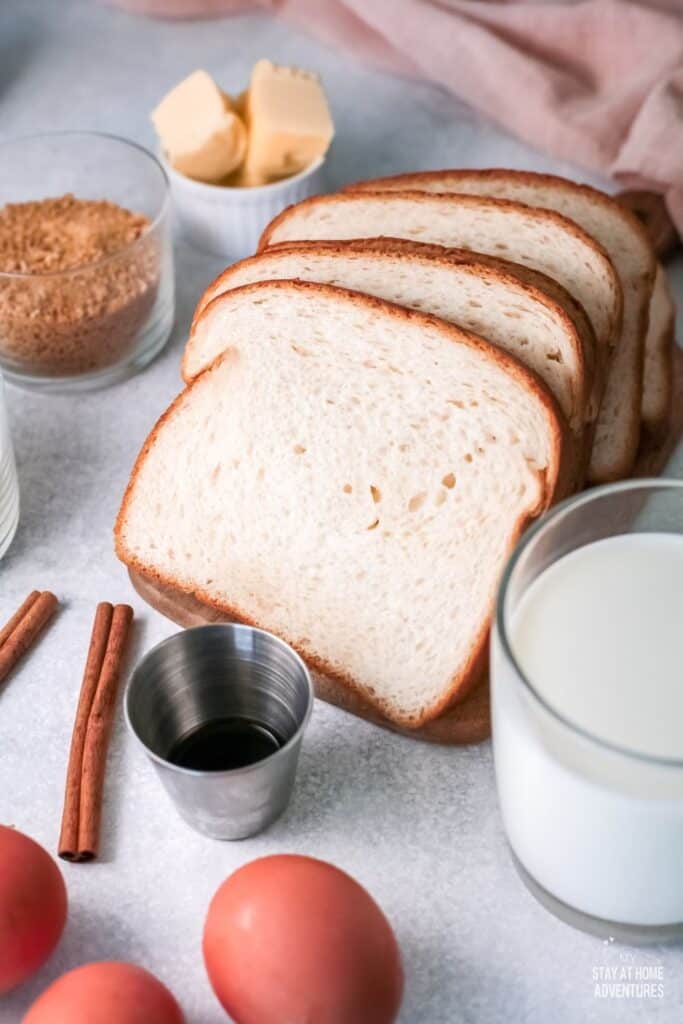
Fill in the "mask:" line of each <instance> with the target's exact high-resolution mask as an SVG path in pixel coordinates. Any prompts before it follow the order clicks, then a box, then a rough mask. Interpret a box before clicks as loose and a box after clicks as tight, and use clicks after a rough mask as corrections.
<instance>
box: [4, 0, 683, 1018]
mask: <svg viewBox="0 0 683 1024" xmlns="http://www.w3.org/2000/svg"><path fill="white" fill-rule="evenodd" d="M262 56H269V57H271V58H273V59H275V60H281V61H283V62H288V61H292V62H297V63H301V64H302V65H304V66H312V67H317V68H319V69H320V70H321V71H322V72H323V74H324V76H325V82H326V85H327V88H328V90H329V93H330V96H331V100H332V105H333V108H334V114H335V118H336V121H337V126H338V139H337V141H336V143H335V148H334V154H333V159H332V164H331V170H332V175H333V178H334V180H336V181H338V182H342V181H345V180H349V179H352V178H355V177H360V176H362V175H364V174H377V173H382V172H385V173H386V172H389V171H392V170H402V169H409V168H414V167H420V166H422V167H429V166H439V165H449V164H450V165H487V164H488V165H494V164H506V165H513V166H520V167H531V168H535V169H557V170H560V171H562V170H565V171H567V172H569V173H572V169H571V168H569V167H563V166H561V165H557V164H554V163H552V161H549V160H548V159H546V158H544V157H542V156H540V155H538V154H536V153H534V152H532V151H530V150H528V149H527V148H526V147H524V146H523V145H522V144H520V143H518V142H515V141H514V140H512V139H510V138H508V137H507V136H505V135H504V134H502V133H499V132H496V131H494V130H493V129H492V128H490V127H489V126H486V125H483V124H481V123H480V122H479V121H478V120H477V119H476V118H475V117H474V116H473V115H472V114H470V113H467V112H465V111H463V110H462V109H461V108H459V106H458V105H457V103H455V101H453V100H452V99H451V98H449V97H447V96H446V95H444V94H443V93H441V92H440V91H438V90H436V89H433V88H431V87H429V86H427V85H422V84H416V83H409V82H406V81H401V80H399V79H394V78H391V77H388V76H383V75H379V74H376V73H373V72H372V71H369V70H367V69H365V68H363V67H361V66H359V65H357V64H355V63H354V62H353V60H352V59H351V58H349V57H345V56H343V55H339V54H335V53H333V52H331V51H330V50H326V49H325V48H323V47H321V46H319V45H318V44H317V43H316V42H315V41H313V40H310V39H307V38H306V37H304V36H302V35H300V34H298V33H295V32H293V31H291V30H290V29H289V28H288V27H287V26H286V25H284V24H282V23H278V22H276V21H271V20H268V19H266V18H260V17H246V16H241V17H238V18H235V19H233V20H231V21H225V22H220V23H218V22H204V23H197V24H173V23H162V22H156V23H155V22H147V21H142V20H137V19H134V18H132V17H129V16H126V15H123V14H118V13H114V12H112V11H108V10H106V9H102V8H99V7H98V6H96V5H94V4H93V3H89V2H87V0H84V2H82V3H77V2H72V0H62V2H58V0H44V2H42V3H41V2H39V0H3V2H2V4H0V136H1V137H10V136H11V135H13V134H17V133H23V132H26V131H33V130H38V129H40V128H46V127H63V128H67V127H91V128H100V129H105V130H109V131H114V132H119V133H121V134H124V135H127V136H131V137H133V138H135V139H138V140H140V141H142V142H146V143H148V144H151V143H152V137H151V132H150V127H149V124H148V111H149V110H150V108H151V107H152V105H153V104H154V102H155V101H156V100H157V99H158V98H159V96H160V95H161V94H162V93H163V92H164V90H165V89H166V88H167V86H169V85H170V84H172V83H173V82H175V81H176V80H177V79H178V78H180V77H181V76H182V75H183V74H184V73H186V72H188V71H189V70H191V69H193V68H195V67H197V66H205V67H207V68H208V69H209V70H210V71H212V72H214V73H215V74H216V75H217V77H218V78H219V80H220V81H221V82H222V83H224V84H225V85H226V87H228V88H233V89H236V88H239V87H240V86H241V85H242V84H243V82H244V81H245V80H246V77H247V74H248V70H249V68H250V66H251V64H252V62H253V61H254V60H256V59H257V58H259V57H262ZM575 173H577V174H580V172H575ZM584 177H585V175H584ZM0 198H1V197H0ZM218 269H219V264H218V262H217V261H211V260H207V259H206V258H204V257H203V256H201V255H199V254H198V253H196V252H193V251H192V250H191V249H188V248H187V247H185V246H183V245H179V246H178V248H177V271H178V292H179V295H178V316H177V328H176V331H175V334H174V336H173V339H172V341H171V344H170V345H169V347H168V349H167V350H166V352H165V354H164V355H163V356H162V358H160V359H159V360H158V361H157V362H156V363H155V364H154V365H153V366H152V367H151V368H150V369H149V370H147V372H146V373H144V374H143V375H142V376H140V377H138V378H136V379H134V380H132V381H129V382H128V383H126V384H124V385H122V386H120V387H117V388H115V389H112V390H110V391H107V392H103V393H100V394H95V395H91V396H88V397H85V398H79V399H78V400H77V401H76V400H69V399H68V398H40V397H36V396H32V395H29V394H24V393H21V392H18V391H12V392H11V393H10V396H9V404H10V413H11V417H12V423H13V428H14V434H15V439H16V449H17V455H18V460H19V469H20V476H21V488H22V502H23V509H22V518H21V525H20V529H19V533H18V535H17V538H16V540H15V543H14V545H13V547H12V549H11V551H10V554H9V556H8V557H7V559H6V560H5V561H4V562H3V563H2V565H1V566H0V619H4V618H5V617H6V616H7V614H9V612H10V611H12V610H13V609H14V608H15V607H16V606H17V605H18V603H19V601H20V600H21V599H22V598H23V597H24V595H25V594H26V592H27V591H28V590H30V589H31V588H32V587H35V586H39V587H50V588H53V589H54V590H55V591H56V592H57V593H58V594H59V595H60V597H61V599H62V601H63V610H62V612H61V614H60V616H59V618H58V620H56V622H55V623H54V625H53V627H52V628H51V629H50V631H49V634H48V635H46V636H45V638H44V639H43V641H42V643H41V644H40V645H39V646H38V648H37V649H36V650H35V652H34V653H33V654H32V655H31V657H30V659H29V660H27V661H26V663H25V664H24V666H23V667H22V668H21V670H20V671H18V672H16V673H15V675H14V676H13V678H12V679H11V681H10V682H9V684H8V685H7V686H6V687H5V688H4V690H3V691H2V692H0V821H3V822H11V823H14V824H16V825H17V827H19V828H21V829H23V830H25V831H26V832H28V833H30V834H31V835H33V836H34V837H35V838H36V839H38V840H39V841H41V842H43V843H44V844H45V845H46V846H47V847H48V849H50V850H54V849H55V844H56V840H57V834H58V828H59V818H60V811H61V802H62V789H63V782H64V772H65V764H66V756H67V750H68V743H69V737H70V731H71V725H72V720H73V713H74V707H75V702H76V697H77V693H78V688H79V683H80V674H81V668H82V661H83V657H84V653H85V649H86V645H87V641H88V635H89V630H90V624H91V619H92V614H93V609H94V605H95V602H96V601H97V600H100V599H108V600H110V601H122V600H126V601H131V602H132V603H133V604H134V605H135V607H136V611H137V613H138V616H139V618H138V632H137V639H136V648H137V650H136V653H139V652H141V651H142V650H145V649H146V648H148V647H149V646H150V645H151V644H153V643H155V642H156V641H157V640H159V639H161V638H162V637H164V636H165V635H167V634H168V633H169V632H171V631H172V628H173V627H172V626H171V625H170V624H169V623H168V622H166V621H165V620H163V619H161V618H160V617H159V616H157V615H155V614H154V613H152V612H151V611H149V610H147V609H146V608H145V607H144V606H142V605H141V603H140V602H139V601H138V600H137V599H136V597H135V595H134V594H133V593H132V592H131V588H130V586H129V585H128V582H127V578H126V575H125V573H124V572H123V570H122V568H121V566H120V565H119V564H118V563H117V562H116V560H115V558H114V555H113V553H112V542H111V526H112V521H113V518H114V515H115V512H116V508H117V505H118V502H119V499H120V497H121V493H122V490H123V487H124V484H125V482H126V479H127V476H128V472H129V470H130V467H131V463H132V460H133V458H134V455H135V454H136V452H137V450H138V447H139V445H140V443H141V442H142V440H143V438H144V437H145V434H146V432H147V431H148V429H149V427H150V425H151V424H152V422H153V420H154V419H155V417H156V416H157V414H158V413H159V412H160V411H161V410H162V409H163V408H164V407H165V405H166V403H167V401H168V400H169V399H170V398H171V396H172V395H173V394H174V393H175V392H176V391H177V390H178V383H179V378H178V361H179V356H180V350H181V345H182V342H183V338H184V335H185V332H186V329H187V324H188V320H189V317H190V314H191V311H192V308H193V306H194V303H195V301H196V299H197V297H198V294H199V292H200V290H201V288H202V286H203V285H205V284H206V283H207V282H208V280H209V279H210V277H211V276H212V275H213V274H214V273H215V272H216V271H217V270H218ZM675 278H676V281H677V290H678V294H679V298H683V289H682V288H681V285H682V284H683V272H682V268H681V266H680V264H679V265H678V266H677V267H676V268H675ZM682 469H683V460H681V458H678V459H677V460H675V462H674V464H673V466H672V472H675V473H678V474H679V475H680V473H681V470H682ZM105 821H106V831H105V835H104V850H103V853H104V856H103V858H102V860H101V861H100V862H99V863H98V864H95V865H91V866H87V865H86V866H69V865H65V866H64V874H65V876H66V879H67V883H68V886H69V894H70V900H71V912H70V917H69V923H68V927H67V931H66V933H65V936H64V938H63V941H62V943H61V945H60V947H59V951H58V953H57V954H56V955H55V956H54V957H53V959H52V960H51V961H50V963H49V964H48V966H47V967H46V969H44V970H43V971H42V972H41V973H40V974H39V975H38V977H37V978H35V980H33V981H32V982H30V983H29V984H27V985H26V986H24V987H23V988H22V989H20V990H18V991H17V992H16V993H14V994H12V995H11V996H9V997H7V998H6V999H4V1000H3V1001H2V1002H0V1022H2V1024H14V1022H16V1021H18V1020H19V1019H20V1017H21V1013H22V1011H23V1010H24V1008H25V1007H26V1006H28V1005H29V1003H30V1002H31V1000H32V998H34V996H35V995H36V993H38V992H39V991H41V990H42V989H43V988H44V987H45V985H46V984H47V983H48V982H49V981H50V980H51V979H52V978H54V977H55V976H56V975H57V974H59V973H60V972H62V971H64V970H66V969H68V968H70V967H72V966H75V965H77V964H79V963H82V962H84V961H87V960H91V959H105V958H123V959H130V960H134V961H137V962H138V963H140V964H142V965H144V966H146V967H148V968H150V969H151V970H153V971H155V972H157V973H158V975H159V976H160V977H161V978H162V979H163V980H164V981H166V982H167V983H168V984H169V985H170V986H171V987H172V989H173V990H174V992H175V993H176V995H177V997H178V998H179V1000H180V1001H181V1003H182V1005H183V1007H184V1008H185V1011H186V1013H187V1018H188V1022H192V1024H218V1022H219V1021H222V1020H225V1017H224V1015H223V1013H222V1012H221V1010H220V1008H219V1007H218V1004H217V1003H216V1001H215V1000H214V998H213V995H212V993H211V991H210V989H209V986H208V983H207V980H206V977H205V974H204V970H203V966H202V961H201V955H200V950H199V942H200V934H201V927H202V921H203V917H204V913H205V909H206V907H207V904H208V901H209V899H210V896H211V894H212V892H213V891H214V889H215V887H216V886H217V885H218V883H219V882H220V881H222V879H223V878H224V877H225V876H226V875H227V874H228V873H229V872H230V871H232V870H233V869H234V868H235V867H236V866H237V865H239V864H241V863H243V862H244V861H247V860H250V859H251V858H253V857H256V856H259V855H261V854H263V853H266V852H273V851H295V850H296V851H302V852H306V853H309V854H313V855H316V856H320V857H324V858H328V859H330V860H332V861H334V862H335V863H337V864H339V865H340V866H341V867H343V868H345V869H346V870H348V871H350V872H351V873H352V874H354V875H355V876H356V877H357V878H358V879H359V880H360V881H361V882H363V883H364V884H365V885H367V886H368V888H369V889H370V890H371V892H372V893H373V894H374V895H375V897H376V898H377V899H378V900H379V902H380V903H381V905H382V906H383V907H384V909H385V910H386V912H387V914H388V915H389V917H390V918H391V920H392V922H393V923H394V925H395V928H396V931H397V933H398V936H399V940H400V943H401V946H402V949H403V953H404V958H405V966H406V974H407V986H406V997H405V1004H404V1009H403V1012H402V1015H401V1021H402V1022H403V1024H456V1022H457V1024H460V1022H463V1024H464V1022H468V1024H469V1022H471V1024H498V1022H500V1021H506V1022H509V1024H522V1022H525V1024H526V1022H529V1024H546V1022H547V1021H550V1020H552V1021H554V1022H557V1024H574V1022H582V1024H583V1022H586V1024H589V1022H595V1021H620V1022H623V1021H627V1022H630V1021H639V1022H640V1021H643V1022H645V1021H647V1022H650V1021H658V1022H659V1021H662V1022H665V1021H666V1022H669V1021H670V1022H672V1024H673V1022H674V1021H676V1022H677V1021H679V1020H680V1019H681V1015H682V1014H683V991H682V989H681V985H680V981H679V978H680V973H681V967H682V966H683V956H682V955H681V952H680V951H676V950H668V951H665V950H650V951H632V952H625V951H623V950H618V949H616V948H615V947H610V946H608V945H605V944H603V943H602V942H600V941H598V940H596V939H592V938H589V937H587V936H584V935H581V934H579V933H575V932H573V931H571V930H570V929H569V928H567V927H565V926H564V925H562V924H560V923H558V922H556V921H555V920H554V919H553V918H551V917H549V916H548V915H547V914H546V913H545V912H544V911H542V910H541V909H540V908H539V907H538V906H537V905H536V904H535V903H534V902H533V900H532V899H531V898H530V897H529V896H528V895H527V893H526V891H525V890H524V889H523V887H522V885H521V883H520V882H519V881H518V879H517V877H516V875H515V873H514V870H513V868H512V865H511V863H510V860H509V858H508V855H507V851H506V849H505V846H504V841H503V835H502V831H501V824H500V819H499V816H498V812H497V807H496V798H495V790H494V784H493V774H492V765H491V752H490V747H489V745H484V746H482V747H479V748H475V749H470V750H443V749H435V748H430V747H426V746H423V745H421V744H418V743H414V742H411V741H409V740H404V739H401V738H399V737H395V736H391V735H389V734H388V733H385V732H382V731H380V730H378V729H375V728H373V727H371V726H369V725H365V724H364V723H362V722H359V721H356V720H355V719H353V718H350V717H348V716H346V715H344V714H342V713H341V712H338V711H336V710H334V709H331V708H329V707H326V706H324V705H320V704H318V705H317V707H316V710H315V714H314V716H313V720H312V723H311V727H310V731H309V734H308V737H307V742H306V746H305V751H304V755H303V759H302V763H301V771H300V782H299V785H298V788H297V792H296V796H295V799H294V802H293V804H292V806H291V808H290V810H289V812H288V813H287V815H286V816H285V818H284V819H282V820H281V821H280V822H279V823H278V824H277V825H276V826H275V827H274V828H272V829H271V830H270V831H269V832H268V833H267V834H266V835H264V836H263V837H261V838H258V839H255V840H252V841H248V842H244V843H238V844H232V845H231V844H221V843H216V842H211V841H209V840H206V839H202V838H200V837H199V836H197V835H194V834H193V833H192V832H190V831H189V830H187V829H186V828H185V827H184V826H183V825H182V824H181V823H180V822H179V821H178V820H177V819H176V817H175V816H174V814H173V811H172V809H171V807H170V805H169V803H168V801H167V798H166V797H165V795H164V794H163V792H162V791H161V789H160V788H159V785H158V782H157V779H156V778H155V777H154V774H153V772H152V770H151V769H150V768H149V767H148V765H147V764H146V763H145V761H144V759H143V757H142V756H141V754H140V753H139V752H138V751H137V750H136V749H134V748H133V745H132V743H131V741H130V740H129V739H128V737H127V736H126V735H124V732H123V729H122V728H121V726H120V724H119V727H118V728H117V731H116V734H115V736H114V741H113V746H112V751H111V757H110V763H109V771H108V778H107V792H106V811H105ZM567 856H571V851H567ZM626 956H628V957H631V956H632V957H633V961H632V962H633V963H635V964H653V963H661V964H662V965H663V969H664V998H663V999H661V1000H649V1001H647V1002H637V1001H632V1002H630V1003H627V1002H624V1001H619V1000H612V1001H605V1000H600V999H596V998H595V997H594V994H593V970H594V968H599V967H601V966H602V965H609V966H619V965H621V964H622V962H623V958H624V957H626Z"/></svg>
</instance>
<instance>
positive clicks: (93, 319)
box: [0, 195, 160, 376]
mask: <svg viewBox="0 0 683 1024" xmlns="http://www.w3.org/2000/svg"><path fill="white" fill-rule="evenodd" d="M149 227H150V223H149V220H148V219H147V217H145V216H143V215H142V214H138V213H132V212H131V211H129V210H125V209H123V208H122V207H120V206H118V205H117V204H116V203H111V202H108V201H107V200H92V199H78V198H76V197H75V196H73V195H65V196H60V197H58V198H50V199H40V200H36V201H33V202H26V203H11V204H8V205H7V206H4V207H3V208H1V209H0V360H2V362H3V364H4V365H5V366H7V367H8V368H9V369H10V370H15V371H17V372H19V373H29V374H38V375H43V376H78V375H81V374H86V373H91V372H94V371H97V370H101V369H104V368H106V367H109V366H114V365H116V364H117V363H119V362H120V361H121V360H123V359H124V358H125V356H126V355H127V354H128V353H129V352H130V351H131V350H132V349H133V348H134V347H135V345H136V343H137V341H138V336H139V333H140V331H141V329H142V328H143V327H144V325H145V322H146V321H147V319H148V317H149V315H150V313H151V311H152V307H153V305H154V301H155V298H156V293H157V287H158V284H159V274H160V251H159V246H158V242H157V240H156V239H155V237H154V234H153V233H152V232H148V229H149ZM3 275H9V276H3ZM15 275H17V276H15Z"/></svg>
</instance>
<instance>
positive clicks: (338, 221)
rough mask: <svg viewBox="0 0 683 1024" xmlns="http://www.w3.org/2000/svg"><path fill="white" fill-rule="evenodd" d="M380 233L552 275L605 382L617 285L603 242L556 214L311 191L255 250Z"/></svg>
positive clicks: (445, 199)
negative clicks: (574, 305)
mask: <svg viewBox="0 0 683 1024" xmlns="http://www.w3.org/2000/svg"><path fill="white" fill-rule="evenodd" d="M382 236H390V237H392V238H393V237H397V238H407V239H411V240H413V241H418V242H430V243H436V244H437V245H443V246H449V247H452V246H457V247H462V248H465V249H471V250H473V251H475V252H477V253H485V254H487V255H489V256H494V257H503V258H505V259H507V260H511V261H513V262H515V263H518V264H521V265H522V266H524V267H529V268H531V269H532V270H536V271H540V272H541V273H543V274H546V275H548V276H549V277H551V278H554V279H555V280H556V281H558V282H559V283H560V284H561V285H562V286H563V287H564V288H566V290H567V291H568V292H570V294H571V295H573V296H574V298H575V299H576V300H577V301H578V302H579V303H580V304H581V305H582V306H583V307H584V309H585V310H586V312H587V313H588V316H589V318H590V320H591V322H592V324H593V327H594V329H595V335H596V341H597V350H596V355H597V358H598V360H599V362H600V373H601V376H602V379H603V380H604V379H605V375H606V368H607V363H608V360H609V355H610V352H611V347H612V343H613V340H614V337H615V332H616V331H618V330H619V328H620V324H621V305H622V296H621V286H620V284H619V279H618V277H617V275H616V271H615V270H614V267H613V266H612V263H611V262H610V260H609V258H608V257H607V255H606V253H605V252H604V250H603V249H602V247H601V246H600V245H599V244H598V243H597V242H596V241H595V240H594V239H593V238H591V237H590V236H589V235H588V234H586V232H584V231H583V230H582V229H581V228H579V227H577V225H576V224H574V222H573V221H570V220H568V219H567V218H565V217H562V216H561V215H560V214H557V213H553V212H552V211H546V210H536V209H533V208H531V207H528V206H524V205H523V204H521V203H514V202H508V201H506V200H501V199H491V198H488V197H481V196H455V195H453V196H442V195H429V194H427V193H425V192H418V191H416V192H391V191H386V192H362V193H361V192H358V193H351V192H348V193H339V194H336V195H330V196H315V197H313V198H312V199H307V200H304V201H303V202H301V203H297V204H296V205H295V206H290V207H289V208H288V209H286V210H284V211H283V212H282V213H281V214H280V215H279V216H278V217H276V218H275V219H274V220H273V221H272V222H271V223H270V225H269V226H268V227H267V228H266V230H265V231H264V233H263V235H262V236H261V242H260V246H259V248H260V250H261V251H262V250H264V249H266V248H268V247H270V246H273V245H276V244H279V243H284V242H288V243H291V242H294V241H302V240H320V239H330V240H338V239H354V238H373V237H382Z"/></svg>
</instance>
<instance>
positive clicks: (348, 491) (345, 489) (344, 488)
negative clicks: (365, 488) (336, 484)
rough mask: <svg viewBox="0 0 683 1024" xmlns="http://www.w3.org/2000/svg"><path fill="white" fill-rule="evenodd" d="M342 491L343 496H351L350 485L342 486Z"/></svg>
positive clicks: (351, 488)
mask: <svg viewBox="0 0 683 1024" xmlns="http://www.w3.org/2000/svg"><path fill="white" fill-rule="evenodd" d="M342 490H343V491H344V494H353V487H352V486H351V484H344V487H343V488H342Z"/></svg>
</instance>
